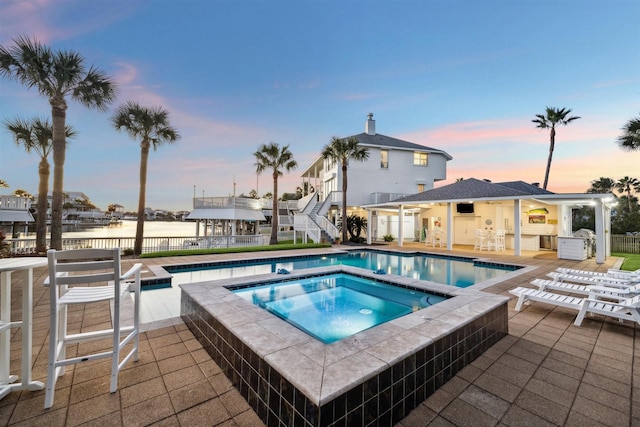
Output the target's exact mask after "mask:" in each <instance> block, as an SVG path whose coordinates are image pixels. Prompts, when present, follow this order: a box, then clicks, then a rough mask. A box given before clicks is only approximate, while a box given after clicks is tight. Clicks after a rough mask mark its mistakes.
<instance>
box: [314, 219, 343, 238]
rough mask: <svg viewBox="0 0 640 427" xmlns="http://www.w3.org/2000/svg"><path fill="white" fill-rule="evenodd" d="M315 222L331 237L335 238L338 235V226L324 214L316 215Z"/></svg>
mask: <svg viewBox="0 0 640 427" xmlns="http://www.w3.org/2000/svg"><path fill="white" fill-rule="evenodd" d="M316 223H317V224H318V225H319V226H320V228H322V229H323V230H324V231H325V233H327V234H328V235H329V236H331V238H332V239H334V240H335V239H336V238H338V237H340V230H338V227H336V226H335V225H333V223H332V222H331V221H329V218H327V217H326V216H320V215H318V216H316Z"/></svg>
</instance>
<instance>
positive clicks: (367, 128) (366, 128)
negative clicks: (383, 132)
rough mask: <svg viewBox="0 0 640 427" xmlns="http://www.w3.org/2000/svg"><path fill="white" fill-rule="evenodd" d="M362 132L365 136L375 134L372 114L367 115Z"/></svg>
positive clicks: (374, 122)
mask: <svg viewBox="0 0 640 427" xmlns="http://www.w3.org/2000/svg"><path fill="white" fill-rule="evenodd" d="M364 131H365V133H366V134H367V135H375V134H376V121H375V120H373V113H369V114H367V122H366V123H365V124H364Z"/></svg>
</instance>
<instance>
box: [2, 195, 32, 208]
mask: <svg viewBox="0 0 640 427" xmlns="http://www.w3.org/2000/svg"><path fill="white" fill-rule="evenodd" d="M29 207H31V199H28V198H26V197H19V196H0V209H6V210H12V211H26V210H29Z"/></svg>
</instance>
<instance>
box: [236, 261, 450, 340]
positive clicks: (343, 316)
mask: <svg viewBox="0 0 640 427" xmlns="http://www.w3.org/2000/svg"><path fill="white" fill-rule="evenodd" d="M230 289H231V290H232V291H233V293H234V294H236V295H238V296H240V297H242V298H244V299H245V300H247V301H249V302H251V303H253V304H254V305H257V306H259V307H261V308H263V309H265V310H267V311H269V312H271V313H273V314H275V315H277V316H278V317H280V318H281V319H283V320H285V321H286V322H289V323H290V324H292V325H294V326H295V327H297V328H298V329H301V330H303V331H304V332H306V333H308V334H309V335H311V336H313V337H315V338H317V339H318V340H319V341H321V342H323V343H324V344H330V343H333V342H336V341H339V340H341V339H343V338H346V337H349V336H351V335H353V334H356V333H358V332H362V331H364V330H366V329H369V328H372V327H374V326H377V325H380V324H382V323H385V322H388V321H390V320H393V319H396V318H398V317H400V316H404V315H405V314H409V313H411V312H414V311H416V310H420V309H422V308H426V307H429V306H431V305H433V304H436V303H438V302H440V301H443V300H445V299H446V298H445V297H443V296H439V295H434V294H432V293H426V292H423V291H419V290H418V289H415V288H405V287H398V286H394V285H392V284H390V283H385V282H383V281H380V280H372V279H367V278H364V277H360V276H355V275H351V274H345V273H336V274H329V275H323V276H314V277H306V278H297V279H290V280H281V281H277V282H270V283H266V284H263V285H258V286H251V287H246V286H242V287H240V288H239V289H234V288H230Z"/></svg>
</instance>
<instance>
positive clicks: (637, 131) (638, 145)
mask: <svg viewBox="0 0 640 427" xmlns="http://www.w3.org/2000/svg"><path fill="white" fill-rule="evenodd" d="M622 130H623V132H624V133H623V134H622V135H620V136H619V137H618V145H619V146H620V148H622V149H623V150H626V151H636V150H637V151H640V116H638V117H634V118H632V119H631V120H629V121H628V122H627V123H626V124H625V125H624V127H623V128H622Z"/></svg>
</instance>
